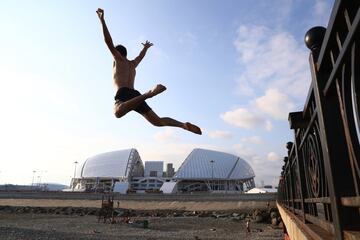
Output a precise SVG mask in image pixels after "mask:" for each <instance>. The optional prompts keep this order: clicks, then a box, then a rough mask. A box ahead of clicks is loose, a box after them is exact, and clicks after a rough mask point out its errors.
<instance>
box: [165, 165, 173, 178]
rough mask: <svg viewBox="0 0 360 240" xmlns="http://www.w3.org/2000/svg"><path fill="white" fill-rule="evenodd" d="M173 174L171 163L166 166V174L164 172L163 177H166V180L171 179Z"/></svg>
mask: <svg viewBox="0 0 360 240" xmlns="http://www.w3.org/2000/svg"><path fill="white" fill-rule="evenodd" d="M174 174H175V169H174V167H173V164H172V163H168V164H167V165H166V172H165V176H166V177H168V178H171V177H173V176H174Z"/></svg>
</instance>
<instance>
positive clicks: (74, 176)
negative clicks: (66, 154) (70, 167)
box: [74, 161, 78, 178]
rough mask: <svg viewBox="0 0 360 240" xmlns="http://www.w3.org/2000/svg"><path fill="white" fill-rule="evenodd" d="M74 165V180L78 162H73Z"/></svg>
mask: <svg viewBox="0 0 360 240" xmlns="http://www.w3.org/2000/svg"><path fill="white" fill-rule="evenodd" d="M74 164H75V169H74V178H75V175H76V165H77V164H78V162H77V161H75V162H74Z"/></svg>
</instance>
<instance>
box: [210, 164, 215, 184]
mask: <svg viewBox="0 0 360 240" xmlns="http://www.w3.org/2000/svg"><path fill="white" fill-rule="evenodd" d="M214 162H215V161H214V160H210V163H211V190H214Z"/></svg>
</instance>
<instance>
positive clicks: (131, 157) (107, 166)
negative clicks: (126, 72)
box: [77, 148, 143, 178]
mask: <svg viewBox="0 0 360 240" xmlns="http://www.w3.org/2000/svg"><path fill="white" fill-rule="evenodd" d="M135 164H137V165H138V164H140V165H142V168H143V163H142V161H141V158H140V156H139V153H138V151H137V150H136V149H134V148H132V149H125V150H120V151H113V152H107V153H101V154H98V155H95V156H93V157H90V158H88V159H87V160H86V161H85V162H84V163H83V164H82V166H81V167H80V169H79V170H80V177H83V178H93V177H96V178H97V177H109V178H123V177H126V178H127V177H129V174H130V173H131V171H132V169H133V167H134V165H135ZM77 177H79V176H77Z"/></svg>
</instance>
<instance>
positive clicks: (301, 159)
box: [278, 0, 360, 239]
mask: <svg viewBox="0 0 360 240" xmlns="http://www.w3.org/2000/svg"><path fill="white" fill-rule="evenodd" d="M359 7H360V1H359V0H346V1H345V0H337V1H335V4H334V7H333V10H332V14H331V18H330V21H329V24H328V27H327V29H325V28H322V27H315V28H312V29H310V30H309V31H308V32H307V34H306V36H305V42H306V45H307V46H308V48H309V49H310V50H311V53H310V57H309V62H310V70H311V76H312V82H311V86H310V89H309V92H308V96H307V99H306V102H305V106H304V110H303V111H301V112H292V113H290V114H289V123H290V128H291V129H293V130H294V135H295V138H294V142H289V143H288V144H287V148H288V156H287V157H285V158H284V166H283V167H282V170H283V171H282V172H281V178H280V182H279V192H278V202H279V204H280V205H281V206H283V207H285V208H286V209H288V210H289V211H291V212H292V213H293V214H294V215H295V216H296V217H297V218H298V219H300V220H301V221H302V222H303V223H304V224H308V223H312V224H314V225H316V226H319V227H321V229H322V230H324V231H326V232H327V233H330V234H331V235H333V236H334V237H335V238H336V239H344V238H345V237H346V236H347V234H349V233H350V235H351V236H355V237H359V238H360V168H359V166H360V145H359V141H360V119H359V112H360V29H359V26H360V24H359V21H360V10H359Z"/></svg>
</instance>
